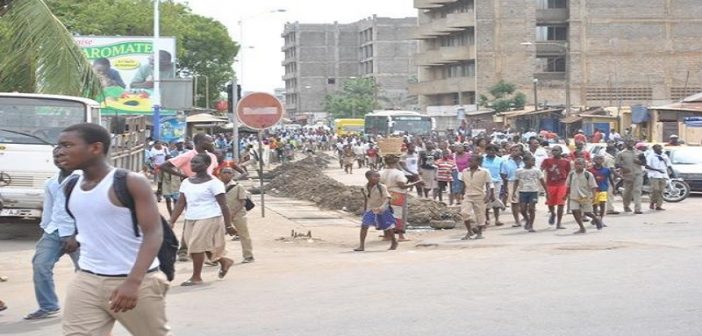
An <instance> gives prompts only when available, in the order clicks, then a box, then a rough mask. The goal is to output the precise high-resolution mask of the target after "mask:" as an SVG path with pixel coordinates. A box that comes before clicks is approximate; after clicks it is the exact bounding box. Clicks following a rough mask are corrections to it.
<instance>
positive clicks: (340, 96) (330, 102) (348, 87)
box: [325, 78, 378, 118]
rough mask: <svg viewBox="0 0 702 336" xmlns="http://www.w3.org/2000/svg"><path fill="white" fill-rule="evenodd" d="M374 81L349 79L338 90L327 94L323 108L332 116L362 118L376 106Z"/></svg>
mask: <svg viewBox="0 0 702 336" xmlns="http://www.w3.org/2000/svg"><path fill="white" fill-rule="evenodd" d="M376 90H377V87H376V85H375V81H373V80H372V79H369V78H357V79H349V80H347V81H346V82H345V83H344V87H343V89H342V90H341V91H340V92H337V93H335V94H332V95H327V97H326V101H325V109H326V110H327V112H329V113H331V114H332V116H334V118H363V116H365V115H366V114H367V113H370V112H372V111H373V109H374V108H376V107H377V106H378V104H377V102H376V100H375V95H376Z"/></svg>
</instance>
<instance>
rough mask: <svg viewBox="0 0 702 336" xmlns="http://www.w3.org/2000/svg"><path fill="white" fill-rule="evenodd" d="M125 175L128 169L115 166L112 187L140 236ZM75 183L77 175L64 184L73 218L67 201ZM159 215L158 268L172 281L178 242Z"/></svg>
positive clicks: (66, 206) (69, 213)
mask: <svg viewBox="0 0 702 336" xmlns="http://www.w3.org/2000/svg"><path fill="white" fill-rule="evenodd" d="M127 175H129V171H128V170H124V169H119V168H116V171H115V175H114V178H113V181H112V188H113V189H114V191H115V195H116V196H117V199H118V200H119V202H120V203H122V205H124V206H125V207H126V208H128V209H129V212H130V213H131V215H132V226H133V228H134V235H135V236H137V237H140V236H141V233H140V232H139V225H138V224H137V223H138V220H137V214H136V206H135V204H134V198H133V197H132V195H131V194H130V193H129V189H127ZM77 183H78V176H75V177H73V178H71V179H70V180H69V181H68V182H66V186H65V188H64V193H65V195H66V204H65V208H66V212H67V213H68V215H69V216H71V218H73V219H74V220H75V217H74V216H73V213H71V210H69V209H68V202H69V200H70V199H71V193H72V192H73V189H74V188H75V186H76V184H77ZM160 217H161V228H162V229H163V242H162V243H161V248H160V249H159V250H158V262H159V266H158V268H159V269H160V270H161V272H163V273H164V274H165V275H166V278H168V281H173V279H174V278H175V263H176V255H177V254H178V246H179V242H178V238H177V237H176V235H175V233H174V232H173V228H171V225H170V224H169V223H168V221H167V220H166V219H165V218H163V216H160ZM77 232H78V229H77V228H76V233H77Z"/></svg>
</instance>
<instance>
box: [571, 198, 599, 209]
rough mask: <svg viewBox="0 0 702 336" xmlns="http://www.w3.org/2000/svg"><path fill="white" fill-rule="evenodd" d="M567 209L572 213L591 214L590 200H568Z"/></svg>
mask: <svg viewBox="0 0 702 336" xmlns="http://www.w3.org/2000/svg"><path fill="white" fill-rule="evenodd" d="M568 207H570V210H573V211H582V212H592V211H593V209H592V199H591V198H581V199H571V200H568Z"/></svg>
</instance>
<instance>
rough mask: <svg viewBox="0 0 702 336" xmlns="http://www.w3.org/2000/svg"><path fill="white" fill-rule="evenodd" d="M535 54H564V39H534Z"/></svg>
mask: <svg viewBox="0 0 702 336" xmlns="http://www.w3.org/2000/svg"><path fill="white" fill-rule="evenodd" d="M534 44H535V45H536V54H537V55H539V56H560V55H565V54H566V41H536V42H535V43H534Z"/></svg>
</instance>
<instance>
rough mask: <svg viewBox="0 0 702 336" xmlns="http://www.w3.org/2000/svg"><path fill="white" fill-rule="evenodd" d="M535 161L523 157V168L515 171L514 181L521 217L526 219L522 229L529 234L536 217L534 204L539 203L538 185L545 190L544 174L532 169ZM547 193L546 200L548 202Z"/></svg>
mask: <svg viewBox="0 0 702 336" xmlns="http://www.w3.org/2000/svg"><path fill="white" fill-rule="evenodd" d="M535 162H536V159H535V158H534V157H533V156H531V155H527V156H525V157H524V168H519V169H517V173H516V181H515V182H514V189H515V190H516V191H517V192H518V193H519V207H520V208H521V212H522V216H523V217H524V219H526V225H525V226H524V229H525V230H527V231H529V232H536V230H534V218H535V217H536V204H537V203H538V202H539V184H541V187H543V190H546V181H544V173H543V172H542V171H541V170H540V169H538V168H536V167H534V164H535ZM548 197H549V195H548V193H547V194H546V200H548Z"/></svg>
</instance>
